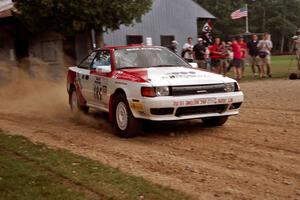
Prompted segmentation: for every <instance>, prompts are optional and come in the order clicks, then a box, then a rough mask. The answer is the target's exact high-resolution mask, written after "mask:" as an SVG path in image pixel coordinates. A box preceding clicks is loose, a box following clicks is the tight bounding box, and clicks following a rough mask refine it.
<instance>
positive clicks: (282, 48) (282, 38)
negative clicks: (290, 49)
mask: <svg viewBox="0 0 300 200" xmlns="http://www.w3.org/2000/svg"><path fill="white" fill-rule="evenodd" d="M284 39H285V37H284V34H282V35H281V45H280V53H283V51H284Z"/></svg>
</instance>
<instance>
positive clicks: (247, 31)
mask: <svg viewBox="0 0 300 200" xmlns="http://www.w3.org/2000/svg"><path fill="white" fill-rule="evenodd" d="M245 7H246V11H247V16H246V33H249V20H248V16H249V12H248V4H246V5H245Z"/></svg>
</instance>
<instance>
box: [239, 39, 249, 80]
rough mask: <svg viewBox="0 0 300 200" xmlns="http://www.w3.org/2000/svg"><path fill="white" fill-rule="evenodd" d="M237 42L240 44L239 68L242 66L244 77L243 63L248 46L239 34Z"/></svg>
mask: <svg viewBox="0 0 300 200" xmlns="http://www.w3.org/2000/svg"><path fill="white" fill-rule="evenodd" d="M238 43H239V45H240V48H241V52H242V59H241V68H242V77H244V73H245V65H246V54H247V49H248V47H247V43H246V42H245V40H244V38H243V36H239V38H238Z"/></svg>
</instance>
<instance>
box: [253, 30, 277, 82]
mask: <svg viewBox="0 0 300 200" xmlns="http://www.w3.org/2000/svg"><path fill="white" fill-rule="evenodd" d="M257 48H258V49H259V58H260V63H259V65H260V78H264V77H265V68H264V67H265V66H266V68H267V75H268V76H269V77H270V78H271V77H272V74H271V50H272V48H273V43H272V41H271V40H270V34H269V33H264V36H263V39H262V40H260V41H259V42H258V44H257Z"/></svg>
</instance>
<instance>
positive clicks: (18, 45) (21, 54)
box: [15, 39, 29, 60]
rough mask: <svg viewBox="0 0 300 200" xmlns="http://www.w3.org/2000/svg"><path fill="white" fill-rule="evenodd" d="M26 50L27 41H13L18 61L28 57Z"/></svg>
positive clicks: (27, 47) (27, 46)
mask: <svg viewBox="0 0 300 200" xmlns="http://www.w3.org/2000/svg"><path fill="white" fill-rule="evenodd" d="M28 49H29V42H28V40H25V39H16V40H15V53H16V58H17V59H18V60H20V59H22V58H26V57H28V56H29V52H28Z"/></svg>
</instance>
